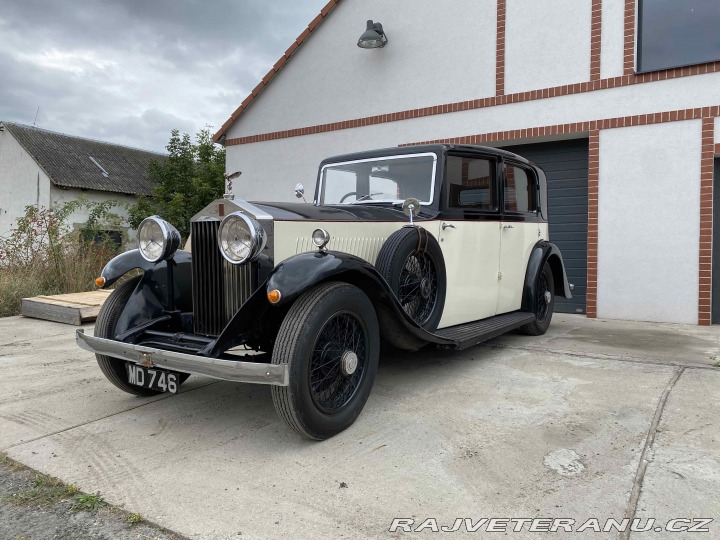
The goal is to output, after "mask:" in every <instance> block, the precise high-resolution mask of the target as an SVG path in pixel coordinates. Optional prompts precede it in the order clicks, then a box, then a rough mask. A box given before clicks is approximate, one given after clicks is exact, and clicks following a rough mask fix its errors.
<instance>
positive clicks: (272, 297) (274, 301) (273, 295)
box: [268, 289, 282, 304]
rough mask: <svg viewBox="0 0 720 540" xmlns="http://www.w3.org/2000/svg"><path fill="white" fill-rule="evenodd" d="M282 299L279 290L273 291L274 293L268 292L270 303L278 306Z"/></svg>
mask: <svg viewBox="0 0 720 540" xmlns="http://www.w3.org/2000/svg"><path fill="white" fill-rule="evenodd" d="M281 297H282V294H280V291H278V290H277V289H273V290H272V291H270V292H268V301H269V302H270V303H271V304H277V303H278V302H279V301H280V298H281Z"/></svg>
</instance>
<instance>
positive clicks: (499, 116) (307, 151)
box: [227, 73, 720, 200]
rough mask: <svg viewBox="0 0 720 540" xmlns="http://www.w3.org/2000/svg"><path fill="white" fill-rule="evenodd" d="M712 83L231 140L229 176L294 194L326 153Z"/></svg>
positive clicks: (697, 94) (640, 107) (594, 110)
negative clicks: (249, 140) (251, 141)
mask: <svg viewBox="0 0 720 540" xmlns="http://www.w3.org/2000/svg"><path fill="white" fill-rule="evenodd" d="M271 86H272V85H271ZM717 88H720V73H711V74H706V75H699V76H695V77H682V78H678V79H671V80H666V81H657V82H653V83H646V84H638V85H633V86H626V87H622V88H613V89H607V90H599V91H596V92H587V93H584V94H575V95H570V96H562V97H557V98H549V99H542V100H536V101H526V102H522V103H513V104H508V105H502V106H498V107H492V108H485V109H475V110H471V111H462V112H457V113H452V114H443V115H436V116H428V117H424V118H415V119H411V120H404V121H401V122H390V123H386V124H378V125H374V126H366V127H362V128H356V129H346V130H342V131H334V132H328V133H321V134H317V135H309V136H304V137H293V138H288V139H279V140H275V141H267V142H262V143H255V144H246V145H237V146H229V147H228V148H227V170H228V171H230V172H234V171H238V170H240V171H242V173H243V174H242V176H241V177H240V178H239V179H238V180H236V181H234V182H233V192H234V193H235V194H236V195H237V196H239V197H241V198H244V199H249V200H294V199H293V197H294V196H293V193H292V187H293V186H294V185H295V183H296V182H303V183H304V184H305V187H306V189H307V192H310V190H311V187H312V186H313V185H314V183H315V176H316V173H317V167H318V164H319V163H320V161H321V160H322V159H323V158H325V157H328V156H332V155H336V154H343V153H347V152H354V151H360V150H368V149H372V148H382V147H388V146H397V145H399V144H403V143H412V142H417V141H423V140H432V139H441V138H450V137H459V136H465V135H472V134H477V133H488V132H495V131H507V130H513V129H523V128H528V127H534V126H548V125H557V124H566V123H572V122H581V121H585V120H596V119H602V118H615V117H622V116H629V115H636V114H649V113H655V112H659V111H670V110H676V109H686V108H694V107H704V106H711V105H716V104H717ZM250 110H252V108H251V109H250ZM242 118H243V119H242V120H241V121H240V122H239V123H238V124H236V125H235V126H233V127H232V128H231V129H230V134H229V137H235V136H238V133H239V132H240V128H239V126H240V125H241V124H242V123H243V121H244V116H243V117H242Z"/></svg>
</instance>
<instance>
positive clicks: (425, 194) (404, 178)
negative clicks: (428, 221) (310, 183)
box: [318, 153, 437, 204]
mask: <svg viewBox="0 0 720 540" xmlns="http://www.w3.org/2000/svg"><path fill="white" fill-rule="evenodd" d="M436 162H437V156H436V155H435V154H433V153H428V154H410V155H406V156H390V157H384V158H371V159H363V160H358V161H347V162H344V163H333V164H331V165H326V166H325V167H323V172H322V175H321V177H320V182H321V184H320V200H319V201H318V202H319V204H364V203H373V202H402V201H404V200H405V199H407V198H410V197H413V198H415V199H417V200H418V201H420V203H421V204H430V203H431V202H432V199H433V191H434V187H435V165H436Z"/></svg>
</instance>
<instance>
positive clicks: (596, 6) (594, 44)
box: [590, 0, 602, 81]
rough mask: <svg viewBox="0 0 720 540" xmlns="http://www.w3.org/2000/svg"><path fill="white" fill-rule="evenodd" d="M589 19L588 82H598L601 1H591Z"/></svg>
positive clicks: (600, 42)
mask: <svg viewBox="0 0 720 540" xmlns="http://www.w3.org/2000/svg"><path fill="white" fill-rule="evenodd" d="M591 9H592V12H591V13H592V15H591V18H590V80H591V81H599V80H600V58H601V50H602V0H592V8H591Z"/></svg>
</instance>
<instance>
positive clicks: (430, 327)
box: [375, 227, 447, 348]
mask: <svg viewBox="0 0 720 540" xmlns="http://www.w3.org/2000/svg"><path fill="white" fill-rule="evenodd" d="M375 268H377V271H378V272H379V273H380V275H381V276H382V277H383V278H384V279H385V281H386V282H387V284H388V286H389V288H390V290H391V291H392V292H393V293H394V294H395V297H396V299H397V302H398V303H399V304H400V307H401V308H402V309H403V311H405V313H407V315H408V316H409V317H410V318H411V319H412V320H413V321H414V322H415V323H416V324H417V325H418V326H421V327H423V328H424V329H425V330H427V331H429V332H434V331H435V330H436V329H437V327H438V324H439V323H440V319H441V317H442V313H443V307H444V305H445V293H446V290H447V283H446V278H445V261H444V259H443V255H442V250H441V249H440V244H438V242H437V240H436V239H435V237H434V236H433V235H432V234H431V233H430V232H429V231H428V230H427V229H424V228H423V227H403V228H402V229H400V230H398V231H395V232H394V233H393V234H391V235H390V237H389V238H388V239H387V240H386V241H385V243H384V244H383V246H382V248H381V249H380V253H378V257H377V260H376V261H375ZM383 337H385V339H387V340H388V341H390V343H391V344H393V345H395V346H396V347H400V348H405V347H404V344H403V343H402V340H394V339H393V337H392V335H391V333H384V334H383ZM415 348H417V347H415Z"/></svg>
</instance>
